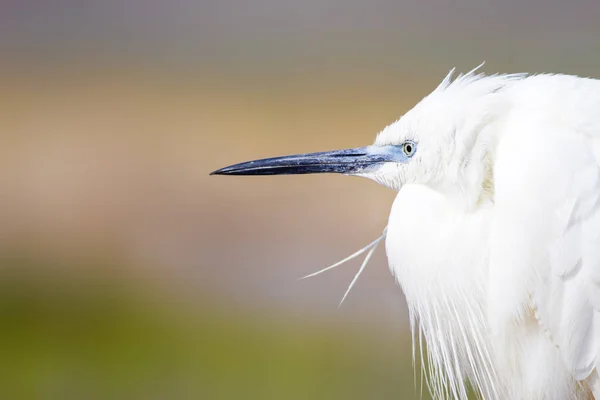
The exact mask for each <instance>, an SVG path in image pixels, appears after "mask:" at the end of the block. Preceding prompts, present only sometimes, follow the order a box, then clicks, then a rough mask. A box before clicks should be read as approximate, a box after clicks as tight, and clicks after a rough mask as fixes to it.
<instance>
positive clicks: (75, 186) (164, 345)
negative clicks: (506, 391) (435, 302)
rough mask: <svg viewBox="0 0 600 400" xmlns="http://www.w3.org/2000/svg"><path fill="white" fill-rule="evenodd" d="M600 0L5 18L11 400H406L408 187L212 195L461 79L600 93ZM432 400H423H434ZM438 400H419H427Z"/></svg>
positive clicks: (365, 136)
mask: <svg viewBox="0 0 600 400" xmlns="http://www.w3.org/2000/svg"><path fill="white" fill-rule="evenodd" d="M599 20H600V3H598V2H597V1H595V0H575V1H571V2H564V1H542V0H536V1H527V2H523V1H517V0H509V1H503V2H499V1H495V2H492V1H476V0H463V1H457V2H447V1H444V0H427V1H416V0H413V1H390V0H374V1H369V2H367V1H357V0H350V1H342V0H305V1H292V0H258V1H242V0H208V1H207V0H201V1H191V0H190V1H186V0H171V1H169V2H166V1H165V2H160V1H142V0H137V1H136V0H122V1H118V0H105V1H100V0H98V1H67V0H56V1H40V0H37V1H35V0H12V1H2V2H0V51H1V54H2V57H1V58H0V89H1V91H0V135H1V136H0V137H1V139H2V141H1V142H0V354H1V356H0V398H2V399H5V398H6V399H81V398H86V399H88V398H89V399H96V398H97V399H137V398H139V399H237V398H248V399H307V398H310V399H337V398H340V399H342V398H343V399H389V398H399V399H410V398H418V397H419V396H420V393H419V392H420V383H419V376H418V375H419V373H418V372H417V374H416V375H417V376H416V378H415V376H414V375H413V369H412V365H411V348H410V333H409V328H408V326H407V323H408V319H407V312H406V306H405V303H404V299H403V296H402V292H401V290H400V288H398V287H397V286H396V285H395V283H394V279H393V278H392V276H391V275H390V273H389V271H388V268H387V264H386V260H385V255H384V254H383V253H384V252H383V249H380V250H379V251H378V253H377V254H376V256H375V257H374V259H373V261H372V263H371V265H370V266H369V267H368V268H367V270H366V271H365V273H364V274H363V275H362V277H361V279H360V280H359V282H358V284H357V286H356V287H355V289H354V290H353V292H352V293H351V294H350V296H349V297H348V299H347V301H346V302H345V303H344V305H343V306H342V307H341V308H338V307H337V304H338V302H339V300H340V298H341V296H342V294H343V292H344V290H345V289H346V287H347V285H348V283H349V282H350V280H351V279H352V277H353V275H354V273H355V271H356V269H357V268H358V266H359V264H358V262H357V261H355V262H353V263H351V264H348V265H346V266H344V267H340V268H339V269H337V270H335V271H331V272H329V273H326V274H323V275H321V276H319V277H317V278H313V279H311V280H304V281H297V278H298V277H300V276H302V275H305V274H307V273H310V272H312V271H315V270H317V269H319V268H322V267H324V266H326V265H329V264H331V263H333V262H335V261H337V260H339V259H341V258H343V257H345V256H346V255H348V254H350V253H352V252H354V251H355V250H357V249H358V248H360V247H362V246H364V245H365V244H366V243H368V242H370V241H371V240H373V239H374V238H375V237H376V236H378V235H379V234H380V232H381V230H382V229H383V227H384V226H385V224H386V218H387V214H388V210H389V207H390V205H391V202H392V200H393V196H394V193H393V192H391V191H389V190H387V189H384V188H382V187H379V186H377V185H376V184H374V183H372V182H369V181H366V180H360V179H350V178H345V177H340V176H299V177H272V178H246V179H244V178H230V177H209V176H208V173H209V172H210V171H212V170H214V169H216V168H219V167H222V166H225V165H228V164H231V163H235V162H239V161H243V160H247V159H252V158H258V157H264V156H270V155H280V154H287V153H295V152H308V151H318V150H327V149H333V148H344V147H354V146H361V145H365V144H368V143H370V142H371V141H372V140H373V139H374V137H375V135H376V133H377V132H378V131H379V130H380V129H381V128H383V127H384V126H385V125H387V124H389V123H391V122H392V121H394V120H395V119H397V118H398V117H399V116H400V115H401V114H402V113H404V112H405V111H406V110H407V109H409V108H410V107H411V106H412V105H413V104H414V103H416V102H417V101H418V100H419V99H420V98H422V97H423V96H424V95H425V94H427V93H428V92H429V91H430V90H431V89H433V88H434V87H435V86H436V85H437V83H438V82H439V81H440V80H441V79H442V78H443V77H444V76H445V74H446V73H447V71H448V70H449V69H450V68H452V67H457V68H458V69H459V70H462V71H466V70H469V69H471V68H473V67H475V66H477V65H478V64H480V63H481V62H482V61H484V60H485V61H486V62H487V63H486V65H485V67H484V70H485V71H486V72H488V73H494V72H563V73H574V74H580V75H585V76H595V77H599V76H600V40H598V38H599V37H600V24H598V21H599ZM425 391H426V390H425ZM425 397H426V396H425Z"/></svg>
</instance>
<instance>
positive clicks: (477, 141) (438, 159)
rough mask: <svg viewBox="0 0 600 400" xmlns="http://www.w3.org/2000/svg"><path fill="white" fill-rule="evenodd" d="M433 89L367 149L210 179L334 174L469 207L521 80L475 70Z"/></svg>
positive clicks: (273, 161)
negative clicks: (507, 97) (418, 187)
mask: <svg viewBox="0 0 600 400" xmlns="http://www.w3.org/2000/svg"><path fill="white" fill-rule="evenodd" d="M452 73H453V71H450V73H449V74H448V76H446V78H445V79H444V80H443V81H442V82H441V83H440V85H439V86H438V87H437V88H436V89H435V90H434V91H433V92H432V93H431V94H429V95H428V96H426V97H425V98H424V99H423V100H421V101H420V102H419V103H418V104H417V105H416V106H415V107H414V108H413V109H411V110H410V111H408V112H407V113H406V114H405V115H404V116H402V117H401V118H400V119H398V120H397V121H396V122H394V123H392V124H390V125H389V126H387V127H386V128H384V129H383V130H382V131H381V132H380V133H379V134H378V135H377V138H376V140H375V142H374V143H373V144H372V145H369V146H365V147H358V148H352V149H344V150H333V151H326V152H318V153H307V154H296V155H291V156H283V157H274V158H266V159H261V160H254V161H248V162H243V163H240V164H235V165H231V166H228V167H225V168H221V169H219V170H216V171H214V172H212V173H211V175H212V174H214V175H290V174H311V173H340V174H345V175H353V176H360V177H365V178H369V179H372V180H374V181H376V182H378V183H380V184H382V185H384V186H387V187H389V188H392V189H394V190H399V189H400V188H401V187H402V186H403V185H405V184H410V183H414V184H422V185H428V186H430V187H432V188H433V189H435V190H439V191H443V192H447V194H452V195H458V196H459V197H461V198H464V199H465V200H467V203H469V204H474V203H475V202H476V201H477V200H479V199H480V197H481V195H482V194H484V193H485V191H486V190H488V189H489V188H487V189H486V186H489V184H488V183H486V182H487V180H489V179H490V177H489V175H490V173H491V172H490V170H489V168H490V162H489V159H490V149H491V148H492V147H493V145H494V141H495V138H494V128H495V122H498V121H499V120H501V118H502V116H503V115H504V113H505V111H506V104H507V103H506V102H505V101H503V96H502V92H503V91H504V89H505V88H506V87H507V86H508V85H509V84H510V82H512V81H513V80H515V79H519V78H521V76H520V75H494V76H484V75H482V74H476V73H475V70H473V71H471V72H469V73H467V74H465V75H459V76H458V77H457V78H456V79H454V80H452Z"/></svg>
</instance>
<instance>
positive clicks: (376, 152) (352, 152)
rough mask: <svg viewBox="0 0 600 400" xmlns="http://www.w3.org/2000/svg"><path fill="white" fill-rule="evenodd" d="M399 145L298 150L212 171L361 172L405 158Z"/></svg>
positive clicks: (269, 173) (282, 172) (257, 172)
mask: <svg viewBox="0 0 600 400" xmlns="http://www.w3.org/2000/svg"><path fill="white" fill-rule="evenodd" d="M394 147H395V146H383V147H377V146H366V147H357V148H355V149H345V150H333V151H324V152H320V153H308V154H295V155H291V156H284V157H273V158H265V159H262V160H254V161H247V162H243V163H240V164H235V165H230V166H228V167H225V168H221V169H218V170H216V171H214V172H211V175H295V174H320V173H337V174H348V175H350V174H358V173H361V172H365V170H366V169H368V168H370V167H372V166H374V165H377V164H381V163H385V162H405V161H406V157H404V158H403V157H402V155H403V154H401V153H400V154H399V152H398V151H396V149H394Z"/></svg>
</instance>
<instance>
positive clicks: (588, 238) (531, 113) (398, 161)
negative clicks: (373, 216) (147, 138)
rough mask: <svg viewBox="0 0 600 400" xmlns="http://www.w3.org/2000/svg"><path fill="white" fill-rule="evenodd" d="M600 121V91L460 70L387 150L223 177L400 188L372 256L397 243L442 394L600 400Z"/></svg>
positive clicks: (287, 161) (400, 272) (559, 80)
mask: <svg viewBox="0 0 600 400" xmlns="http://www.w3.org/2000/svg"><path fill="white" fill-rule="evenodd" d="M598 110H600V81H599V80H595V79H589V78H580V77H576V76H569V75H546V74H543V75H527V74H511V75H491V76H486V75H483V74H480V73H477V72H476V70H473V71H471V72H469V73H467V74H464V75H459V76H457V77H456V78H455V79H452V71H451V72H450V74H449V75H448V76H447V77H446V78H445V79H444V80H443V81H442V83H441V84H440V85H439V86H438V87H437V88H436V89H435V90H434V91H433V92H432V93H431V94H429V95H428V96H426V97H425V98H424V99H423V100H421V101H420V102H419V103H418V104H417V105H416V106H415V107H414V108H413V109H411V110H410V111H409V112H407V113H406V114H405V115H404V116H402V117H401V118H400V119H399V120H398V121H396V122H394V123H392V124H391V125H389V126H387V127H386V128H384V129H383V130H382V131H381V132H380V133H379V135H377V138H376V140H375V143H374V144H373V145H370V146H366V147H361V148H357V149H348V150H338V151H329V152H321V153H311V154H303V155H294V156H287V157H276V158H268V159H263V160H256V161H250V162H245V163H241V164H236V165H233V166H230V167H226V168H222V169H219V170H217V171H215V172H213V174H217V175H277V174H308V173H322V172H332V173H342V174H346V175H355V176H361V177H365V178H369V179H372V180H374V181H376V182H378V183H380V184H382V185H385V186H387V187H389V188H392V189H394V190H397V191H398V194H397V196H396V199H395V200H394V204H393V206H392V210H391V213H390V216H389V221H388V226H387V228H386V230H387V232H384V236H382V237H381V238H380V239H378V240H377V241H376V242H374V243H375V244H373V243H372V244H371V245H369V246H370V247H369V246H368V247H367V248H365V249H363V250H362V252H364V251H366V250H367V249H369V250H370V252H369V254H372V251H374V247H375V246H376V244H377V243H378V242H379V241H380V240H381V239H383V237H385V239H386V241H385V245H386V246H385V247H386V253H387V256H388V260H389V266H390V270H391V272H392V274H393V275H395V277H396V279H397V280H398V282H399V283H400V285H401V287H402V289H403V291H404V293H405V296H406V300H407V304H408V308H409V312H410V323H411V329H412V333H413V346H418V348H419V349H420V350H419V351H413V354H419V355H420V358H421V365H422V368H424V367H423V366H427V367H426V368H427V374H426V376H427V384H428V387H429V390H430V391H431V393H432V395H433V396H434V397H436V398H455V399H465V398H467V382H468V383H469V384H470V385H471V386H472V387H473V388H475V389H476V391H477V392H479V395H480V396H481V397H483V398H485V399H550V400H552V399H557V400H558V399H590V398H596V399H598V400H600V377H599V373H600V372H599V370H600V114H599V113H598ZM366 261H368V260H366ZM364 265H366V264H365V263H363V266H362V267H361V270H362V268H364ZM353 283H354V282H353ZM421 339H424V340H425V342H426V343H427V350H422V349H423V346H422V344H421V343H420V340H421Z"/></svg>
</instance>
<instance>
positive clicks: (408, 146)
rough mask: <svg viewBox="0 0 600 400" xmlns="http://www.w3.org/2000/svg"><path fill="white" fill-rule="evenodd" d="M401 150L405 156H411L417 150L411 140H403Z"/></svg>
mask: <svg viewBox="0 0 600 400" xmlns="http://www.w3.org/2000/svg"><path fill="white" fill-rule="evenodd" d="M402 151H403V152H404V154H405V155H406V156H407V157H412V156H413V154H415V151H417V145H416V143H413V142H404V143H403V144H402Z"/></svg>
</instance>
